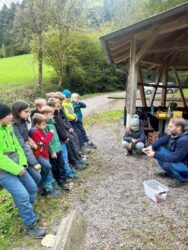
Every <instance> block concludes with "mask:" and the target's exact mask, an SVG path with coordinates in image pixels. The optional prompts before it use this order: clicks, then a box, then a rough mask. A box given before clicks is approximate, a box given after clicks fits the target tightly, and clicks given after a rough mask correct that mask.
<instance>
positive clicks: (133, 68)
mask: <svg viewBox="0 0 188 250" xmlns="http://www.w3.org/2000/svg"><path fill="white" fill-rule="evenodd" d="M137 78H138V66H137V64H136V40H135V39H133V40H132V42H131V47H130V65H129V75H128V84H127V97H126V106H127V122H126V126H128V125H129V122H130V119H131V118H132V116H133V114H135V107H136V92H137V80H138V79H137Z"/></svg>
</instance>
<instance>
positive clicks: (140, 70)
mask: <svg viewBox="0 0 188 250" xmlns="http://www.w3.org/2000/svg"><path fill="white" fill-rule="evenodd" d="M138 77H139V79H138V82H140V83H141V86H140V97H141V100H142V106H143V107H147V102H146V96H145V93H144V83H143V78H142V69H141V66H139V75H138Z"/></svg>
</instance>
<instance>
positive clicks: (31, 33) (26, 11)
mask: <svg viewBox="0 0 188 250" xmlns="http://www.w3.org/2000/svg"><path fill="white" fill-rule="evenodd" d="M50 7H51V1H50V0H25V1H23V3H22V5H21V6H20V8H19V10H18V11H17V13H16V16H15V20H14V38H15V40H14V41H15V44H16V45H17V46H18V47H20V48H21V49H26V50H28V51H30V49H31V44H33V43H31V41H32V40H33V39H34V40H35V43H34V44H35V46H36V48H35V51H36V55H37V60H38V86H39V87H40V88H41V86H42V63H43V33H44V32H45V31H46V30H47V29H48V25H49V21H50V18H51V16H50Z"/></svg>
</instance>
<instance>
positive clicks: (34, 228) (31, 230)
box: [26, 222, 46, 239]
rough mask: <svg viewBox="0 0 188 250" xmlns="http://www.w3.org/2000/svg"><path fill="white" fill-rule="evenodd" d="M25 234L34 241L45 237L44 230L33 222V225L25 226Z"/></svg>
mask: <svg viewBox="0 0 188 250" xmlns="http://www.w3.org/2000/svg"><path fill="white" fill-rule="evenodd" d="M26 233H27V234H28V235H31V236H33V237H34V238H36V239H42V238H43V237H44V236H45V235H46V232H45V230H44V229H43V228H42V227H40V226H39V225H38V223H37V222H34V223H33V224H31V225H29V226H27V227H26Z"/></svg>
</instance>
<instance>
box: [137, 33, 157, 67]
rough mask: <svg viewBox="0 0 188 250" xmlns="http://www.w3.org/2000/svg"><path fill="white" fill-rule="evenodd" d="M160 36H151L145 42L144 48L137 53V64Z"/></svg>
mask: <svg viewBox="0 0 188 250" xmlns="http://www.w3.org/2000/svg"><path fill="white" fill-rule="evenodd" d="M157 38H158V36H152V37H149V38H148V39H147V40H146V41H145V43H144V44H143V46H142V48H141V49H140V50H139V52H138V53H137V55H136V64H137V63H138V62H139V61H140V60H141V59H142V58H143V57H144V56H145V54H146V52H147V51H148V50H149V49H150V48H151V46H152V45H153V44H154V42H155V41H156V40H157Z"/></svg>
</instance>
